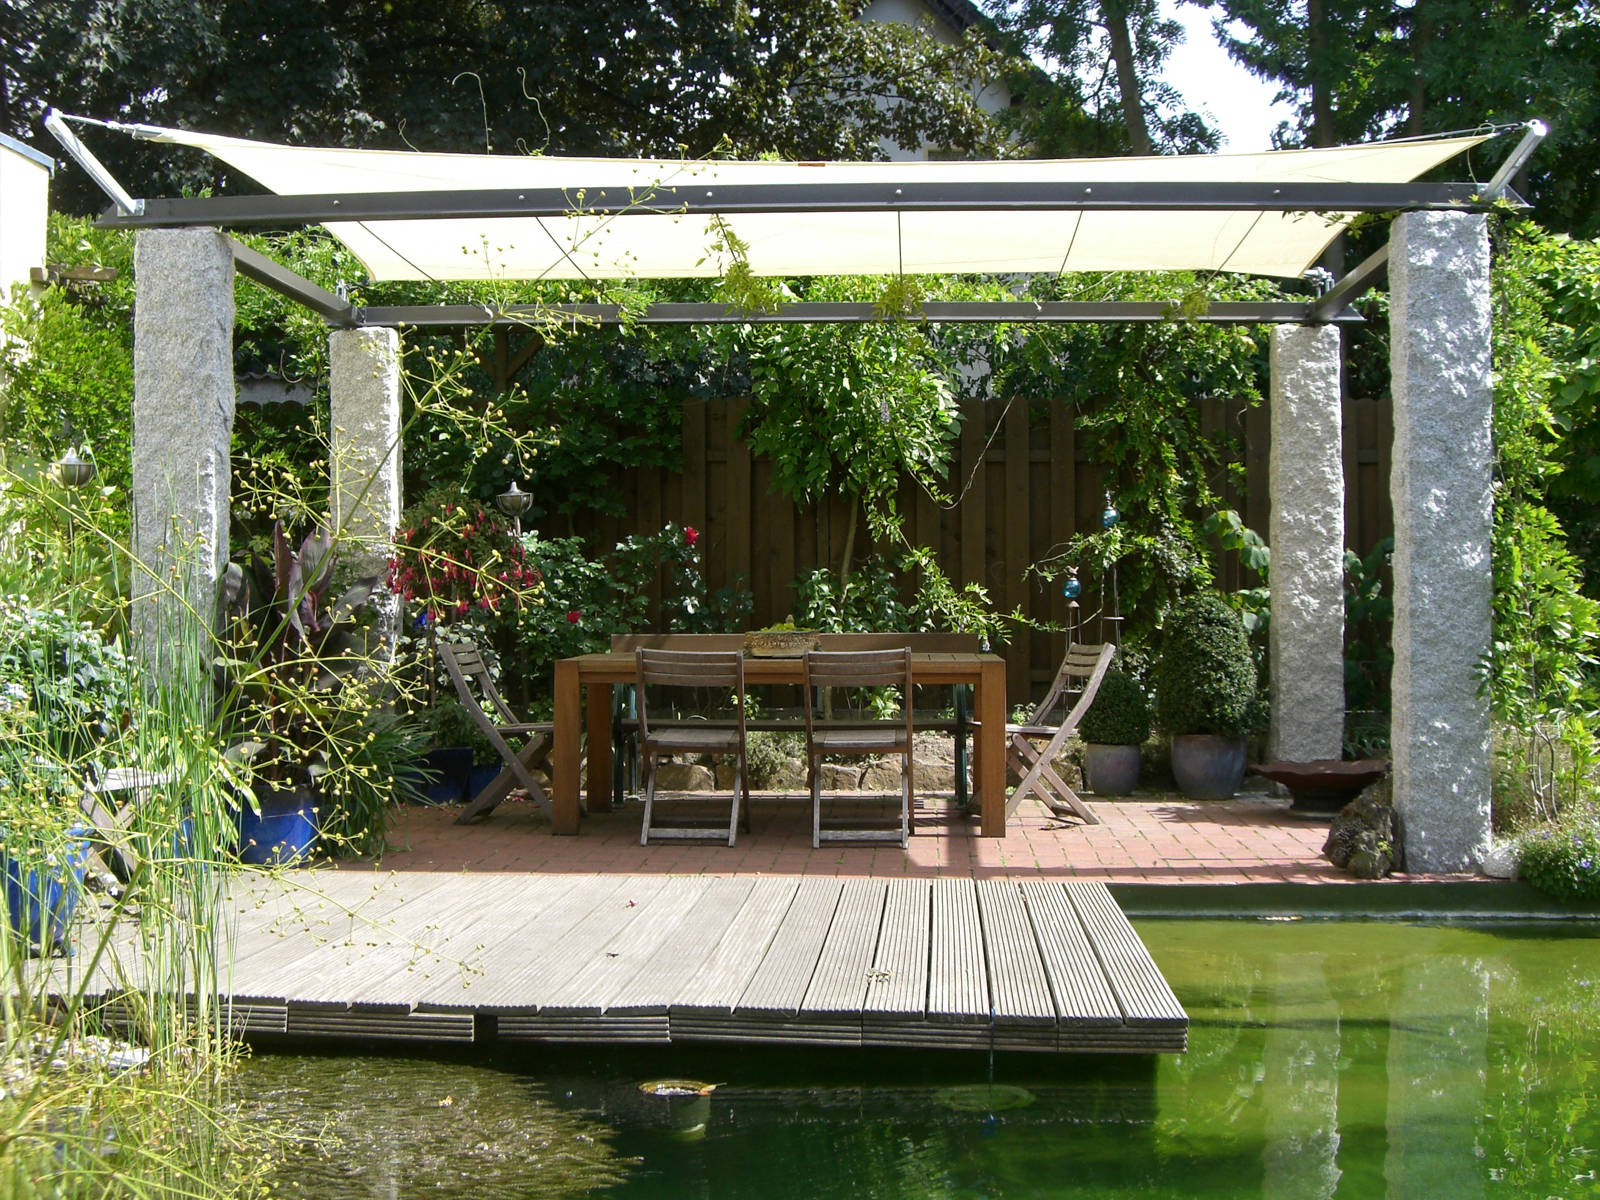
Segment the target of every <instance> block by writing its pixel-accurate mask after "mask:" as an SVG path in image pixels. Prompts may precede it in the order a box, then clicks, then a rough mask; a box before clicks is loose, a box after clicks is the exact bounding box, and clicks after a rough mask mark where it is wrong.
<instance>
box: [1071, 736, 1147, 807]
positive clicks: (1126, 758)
mask: <svg viewBox="0 0 1600 1200" xmlns="http://www.w3.org/2000/svg"><path fill="white" fill-rule="evenodd" d="M1083 781H1084V783H1085V784H1086V785H1087V786H1088V788H1089V790H1090V791H1091V792H1093V793H1094V794H1095V795H1096V796H1126V795H1127V794H1128V793H1129V792H1131V791H1133V789H1134V788H1136V787H1138V786H1139V747H1137V746H1102V745H1099V744H1097V743H1095V742H1090V743H1088V744H1086V745H1085V746H1084V748H1083Z"/></svg>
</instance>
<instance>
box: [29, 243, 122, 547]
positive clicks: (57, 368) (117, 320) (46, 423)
mask: <svg viewBox="0 0 1600 1200" xmlns="http://www.w3.org/2000/svg"><path fill="white" fill-rule="evenodd" d="M45 255H46V258H47V260H48V261H49V262H50V263H52V264H56V265H60V266H64V267H68V268H99V269H101V270H104V271H109V272H114V273H115V277H114V278H110V279H105V280H90V279H81V280H75V279H63V280H62V281H61V282H58V283H55V284H52V285H51V286H49V287H46V288H44V289H42V290H41V291H39V292H38V293H37V294H34V293H33V292H32V291H31V290H30V289H28V288H26V287H19V288H18V289H17V290H16V291H15V292H14V293H13V294H12V295H11V297H10V298H9V300H10V303H9V305H8V306H0V378H3V379H4V386H3V388H0V466H6V467H9V468H10V469H11V470H13V471H17V472H19V473H22V472H28V471H30V470H35V469H37V468H38V467H39V466H40V465H42V464H43V463H47V462H49V461H50V460H51V459H54V458H56V457H57V456H59V455H60V454H61V453H62V452H64V451H65V450H67V449H69V448H70V447H73V446H83V447H87V452H88V453H87V456H88V457H92V458H93V460H94V462H95V464H96V465H97V466H98V468H99V480H98V482H99V484H100V485H102V486H109V487H112V488H115V489H116V490H117V491H118V492H120V493H122V494H123V495H126V494H127V490H128V486H129V483H130V481H131V467H130V462H131V454H132V443H131V439H130V438H129V436H128V430H129V427H130V414H131V413H132V411H133V239H132V237H130V236H129V235H128V234H126V233H121V232H116V231H109V230H103V229H96V228H94V227H93V226H92V225H91V224H90V223H89V222H88V221H84V220H79V219H76V218H72V217H65V216H62V215H61V214H59V213H51V215H50V223H49V227H48V232H47V236H46V245H45ZM5 299H6V298H5V297H0V301H3V300H5ZM108 515H110V514H108ZM125 528H126V521H125V518H124V522H123V524H122V525H120V526H118V525H115V524H113V525H112V526H111V532H116V531H117V530H118V529H125Z"/></svg>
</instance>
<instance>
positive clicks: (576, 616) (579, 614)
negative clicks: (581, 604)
mask: <svg viewBox="0 0 1600 1200" xmlns="http://www.w3.org/2000/svg"><path fill="white" fill-rule="evenodd" d="M567 620H568V621H570V622H571V623H572V624H574V625H576V624H577V623H578V622H579V621H581V620H583V609H581V608H569V609H568V610H567Z"/></svg>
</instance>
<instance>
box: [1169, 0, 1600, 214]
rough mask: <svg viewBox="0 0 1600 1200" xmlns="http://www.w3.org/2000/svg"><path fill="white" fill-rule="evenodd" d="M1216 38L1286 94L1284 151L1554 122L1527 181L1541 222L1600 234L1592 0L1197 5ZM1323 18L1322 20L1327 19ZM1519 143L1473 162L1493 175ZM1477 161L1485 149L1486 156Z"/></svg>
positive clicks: (1599, 38)
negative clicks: (1209, 16)
mask: <svg viewBox="0 0 1600 1200" xmlns="http://www.w3.org/2000/svg"><path fill="white" fill-rule="evenodd" d="M1198 2H1203V3H1205V5H1206V7H1208V8H1210V9H1211V10H1212V12H1213V13H1214V14H1215V15H1216V18H1217V19H1216V22H1215V27H1216V29H1217V32H1218V36H1219V40H1220V41H1221V42H1222V44H1223V45H1224V46H1225V47H1226V48H1227V49H1228V51H1229V52H1230V54H1232V56H1233V57H1234V59H1235V60H1237V61H1238V62H1240V63H1242V64H1243V65H1244V66H1245V67H1247V68H1248V69H1249V70H1250V71H1251V72H1252V73H1254V74H1255V75H1258V76H1260V77H1261V78H1263V79H1266V80H1269V81H1271V82H1274V83H1277V84H1279V85H1280V91H1279V95H1278V98H1279V99H1281V100H1284V101H1287V102H1288V103H1290V104H1291V105H1293V106H1294V107H1295V116H1294V119H1293V120H1292V121H1291V122H1287V123H1285V125H1284V126H1282V127H1280V128H1279V130H1278V134H1277V138H1276V140H1277V141H1278V142H1279V144H1281V145H1285V146H1294V145H1313V146H1333V145H1340V144H1343V143H1348V142H1359V141H1366V140H1369V139H1371V138H1375V137H1385V136H1387V137H1393V136H1409V135H1417V134H1426V133H1440V132H1446V131H1453V130H1459V129H1474V128H1477V127H1478V126H1479V125H1481V124H1482V123H1483V122H1486V121H1492V122H1524V121H1528V120H1530V119H1532V118H1536V117H1537V118H1543V119H1545V120H1547V121H1549V122H1550V124H1551V126H1552V129H1551V134H1550V137H1549V138H1548V139H1547V141H1546V142H1545V144H1544V145H1543V146H1541V147H1540V149H1539V152H1538V154H1537V155H1536V156H1535V157H1534V159H1533V161H1532V162H1531V163H1530V165H1529V170H1528V177H1527V181H1526V183H1525V184H1519V191H1523V193H1524V194H1525V195H1527V196H1528V197H1529V198H1530V199H1531V200H1532V201H1533V203H1534V207H1535V208H1536V210H1537V211H1538V212H1539V214H1540V218H1541V220H1544V221H1546V222H1548V223H1550V224H1551V225H1552V226H1553V227H1555V228H1557V229H1563V230H1566V231H1568V232H1571V233H1574V234H1582V235H1585V236H1594V235H1595V234H1596V233H1597V232H1600V205H1597V204H1596V200H1595V197H1596V193H1595V181H1596V178H1597V177H1600V150H1597V144H1600V143H1597V139H1596V136H1595V131H1596V129H1597V128H1600V85H1597V83H1596V79H1595V73H1594V63H1595V61H1596V57H1597V55H1600V26H1597V23H1596V22H1595V19H1594V6H1593V3H1592V0H1534V2H1529V0H1428V2H1427V3H1411V2H1409V0H1381V2H1378V3H1374V2H1372V0H1321V2H1320V3H1319V4H1317V5H1316V6H1314V7H1313V8H1311V9H1310V10H1308V9H1307V7H1306V6H1305V5H1304V4H1301V3H1298V2H1296V0H1198ZM1319 18H1320V19H1319ZM1513 144H1514V139H1511V138H1507V139H1504V140H1502V141H1501V142H1499V143H1498V144H1497V145H1495V146H1493V147H1491V148H1489V149H1488V151H1487V154H1485V155H1484V157H1483V161H1481V162H1474V163H1473V168H1474V169H1473V172H1472V173H1473V176H1474V177H1475V178H1479V179H1484V178H1487V177H1488V176H1489V175H1490V174H1491V173H1492V170H1493V167H1494V166H1495V165H1496V164H1497V163H1498V162H1499V161H1500V159H1501V158H1502V157H1503V156H1504V154H1505V153H1506V151H1508V150H1509V149H1510V147H1511V146H1512V145H1513ZM1480 153H1482V152H1480Z"/></svg>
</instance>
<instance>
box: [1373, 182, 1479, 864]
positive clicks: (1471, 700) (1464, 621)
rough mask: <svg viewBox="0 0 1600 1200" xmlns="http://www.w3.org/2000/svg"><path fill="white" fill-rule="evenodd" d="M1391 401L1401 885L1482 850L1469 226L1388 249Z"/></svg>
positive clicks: (1422, 234) (1413, 223) (1465, 218)
mask: <svg viewBox="0 0 1600 1200" xmlns="http://www.w3.org/2000/svg"><path fill="white" fill-rule="evenodd" d="M1389 288H1390V303H1389V324H1390V370H1391V373H1392V379H1393V390H1394V468H1393V471H1392V472H1391V476H1390V494H1391V497H1392V499H1393V503H1394V543H1395V544H1394V678H1393V685H1392V695H1393V705H1394V707H1393V718H1392V724H1391V741H1392V744H1393V750H1392V753H1393V756H1394V804H1395V809H1396V812H1397V813H1398V815H1399V816H1400V819H1401V822H1402V825H1403V829H1402V836H1403V839H1404V844H1405V855H1406V867H1407V869H1408V870H1411V871H1470V870H1473V869H1475V868H1476V867H1478V866H1479V864H1480V863H1482V861H1483V857H1484V855H1485V854H1486V853H1487V851H1488V847H1489V733H1490V731H1489V711H1488V705H1487V702H1486V701H1485V700H1484V698H1483V697H1482V696H1481V695H1479V692H1478V685H1479V676H1478V671H1477V667H1478V664H1479V663H1480V662H1481V661H1482V660H1483V658H1484V656H1485V655H1486V654H1487V653H1488V650H1489V637H1490V600H1491V581H1490V561H1489V542H1490V531H1491V481H1492V469H1493V444H1492V437H1491V416H1492V411H1493V403H1492V393H1491V384H1490V378H1489V371H1490V353H1489V345H1490V342H1489V338H1490V329H1489V300H1490V296H1489V239H1488V232H1487V225H1486V219H1485V218H1484V217H1483V216H1482V215H1481V214H1475V213H1447V212H1433V213H1405V214H1403V215H1402V216H1400V217H1399V218H1397V219H1396V220H1395V222H1394V226H1393V229H1392V231H1391V232H1390V236H1389Z"/></svg>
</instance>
